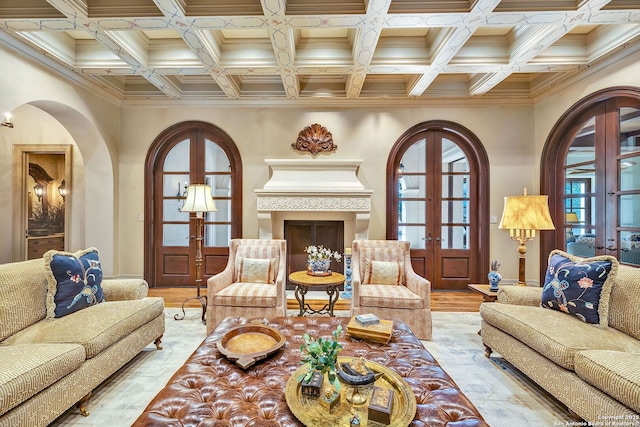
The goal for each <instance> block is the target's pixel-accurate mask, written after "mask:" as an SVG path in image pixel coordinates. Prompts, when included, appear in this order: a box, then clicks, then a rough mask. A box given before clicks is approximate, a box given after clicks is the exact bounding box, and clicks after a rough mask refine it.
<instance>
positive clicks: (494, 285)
mask: <svg viewBox="0 0 640 427" xmlns="http://www.w3.org/2000/svg"><path fill="white" fill-rule="evenodd" d="M487 278H488V279H489V285H490V286H489V290H490V291H494V292H495V291H497V290H498V283H500V280H502V274H500V273H498V272H497V271H490V272H489V274H487Z"/></svg>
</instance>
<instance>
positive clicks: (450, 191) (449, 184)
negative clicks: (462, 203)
mask: <svg viewBox="0 0 640 427" xmlns="http://www.w3.org/2000/svg"><path fill="white" fill-rule="evenodd" d="M468 183H469V175H447V174H444V175H443V176H442V197H455V198H468V197H469V191H468V187H469V185H468Z"/></svg>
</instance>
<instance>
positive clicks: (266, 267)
mask: <svg viewBox="0 0 640 427" xmlns="http://www.w3.org/2000/svg"><path fill="white" fill-rule="evenodd" d="M236 272H237V279H236V281H238V282H243V283H267V284H271V283H275V281H276V259H275V258H245V257H241V256H239V257H237V258H236Z"/></svg>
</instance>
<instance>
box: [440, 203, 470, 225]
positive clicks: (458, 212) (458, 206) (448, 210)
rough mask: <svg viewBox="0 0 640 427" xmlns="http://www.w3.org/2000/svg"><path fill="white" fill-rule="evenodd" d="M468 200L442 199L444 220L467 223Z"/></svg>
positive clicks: (446, 221) (444, 221)
mask: <svg viewBox="0 0 640 427" xmlns="http://www.w3.org/2000/svg"><path fill="white" fill-rule="evenodd" d="M467 205H468V202H467V201H466V200H454V201H451V200H443V201H442V218H441V219H442V222H443V223H449V222H457V223H464V224H466V223H467V221H468V215H467Z"/></svg>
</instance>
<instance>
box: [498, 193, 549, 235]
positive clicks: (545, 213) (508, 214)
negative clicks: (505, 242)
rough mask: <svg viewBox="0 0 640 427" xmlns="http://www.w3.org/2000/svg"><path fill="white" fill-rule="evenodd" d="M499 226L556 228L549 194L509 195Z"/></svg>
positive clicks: (513, 228)
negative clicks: (552, 217) (550, 211)
mask: <svg viewBox="0 0 640 427" xmlns="http://www.w3.org/2000/svg"><path fill="white" fill-rule="evenodd" d="M499 228H506V229H509V230H554V229H555V227H554V226H553V221H552V220H551V214H550V213H549V196H528V195H523V196H507V197H505V198H504V211H503V212H502V220H501V221H500V225H499Z"/></svg>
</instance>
